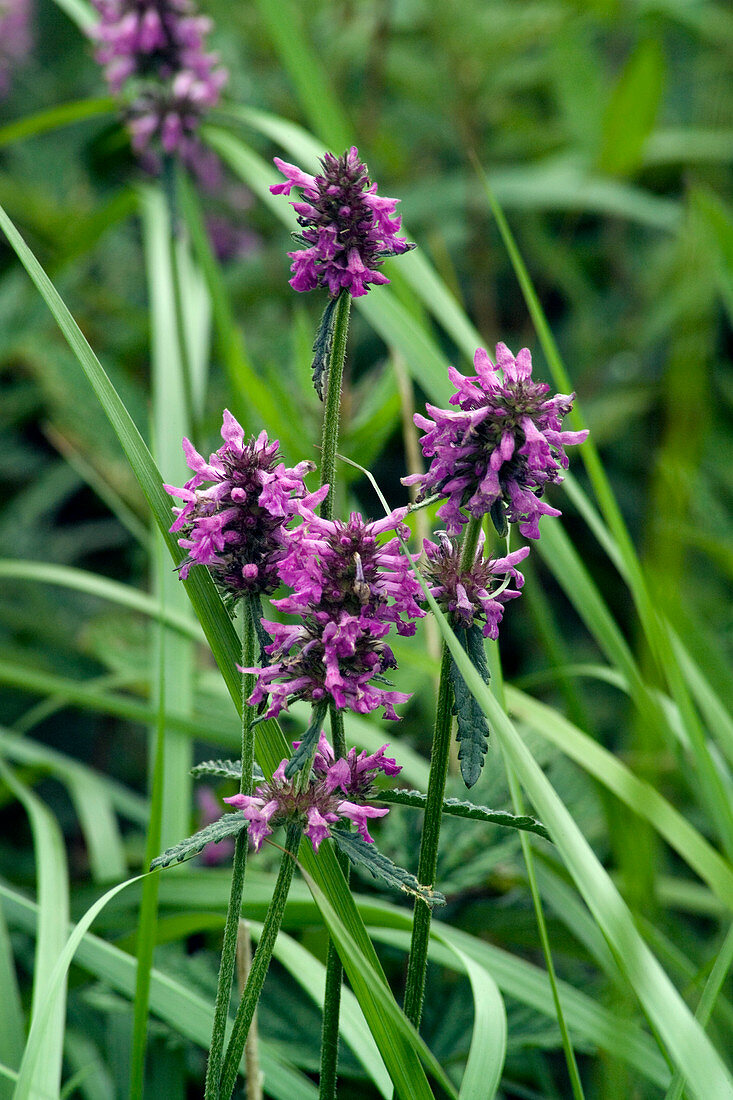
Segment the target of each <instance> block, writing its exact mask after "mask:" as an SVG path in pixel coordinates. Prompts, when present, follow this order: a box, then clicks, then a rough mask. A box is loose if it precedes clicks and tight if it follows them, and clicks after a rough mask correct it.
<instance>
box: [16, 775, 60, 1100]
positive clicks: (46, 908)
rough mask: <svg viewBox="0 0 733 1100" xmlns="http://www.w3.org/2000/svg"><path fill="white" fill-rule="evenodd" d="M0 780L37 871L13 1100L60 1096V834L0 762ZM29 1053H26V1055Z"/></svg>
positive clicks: (49, 816) (47, 813) (49, 815)
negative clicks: (32, 946)
mask: <svg viewBox="0 0 733 1100" xmlns="http://www.w3.org/2000/svg"><path fill="white" fill-rule="evenodd" d="M0 779H2V780H3V782H4V783H5V784H6V786H7V787H9V788H10V790H11V791H12V792H13V794H14V795H15V796H16V798H17V799H18V800H19V801H20V802H21V803H22V805H23V809H24V810H25V812H26V814H27V815H28V819H29V821H30V824H31V830H32V832H33V845H34V849H35V856H36V866H37V882H38V886H37V896H38V937H37V940H36V954H35V966H34V971H33V1001H32V1004H31V1029H30V1036H29V1039H28V1042H27V1044H26V1047H25V1051H24V1053H23V1059H22V1061H21V1064H20V1069H19V1072H18V1081H17V1084H16V1089H15V1094H14V1100H32V1098H34V1097H37V1096H43V1097H47V1098H48V1100H52V1098H53V1097H55V1096H56V1097H57V1096H58V1095H59V1088H60V1085H61V1062H62V1057H63V1039H64V1030H65V1021H66V980H65V972H64V975H63V978H62V979H61V980H60V981H56V971H55V964H56V960H57V958H58V956H59V952H60V951H61V950H62V948H63V945H64V940H65V937H66V932H65V929H66V922H67V920H68V913H69V884H68V872H67V867H66V852H65V850H64V841H63V837H62V835H61V830H60V829H59V827H58V824H57V822H56V819H55V817H54V816H53V814H52V813H51V811H50V810H49V809H48V808H47V807H46V806H45V805H44V804H43V803H42V802H41V801H40V799H38V798H36V796H35V795H34V794H33V793H32V792H31V791H29V790H28V789H27V787H25V785H24V784H23V783H20V782H19V781H18V780H17V779H16V778H15V776H14V775H13V773H12V771H11V770H10V769H9V768H8V767H7V766H6V765H5V764H4V763H2V761H0ZM41 1027H42V1028H43V1037H44V1046H43V1059H42V1060H41V1059H39V1058H38V1057H37V1055H36V1054H34V1053H33V1050H32V1047H31V1037H32V1036H33V1033H34V1028H35V1029H39V1028H41ZM29 1050H30V1051H31V1053H30V1054H29Z"/></svg>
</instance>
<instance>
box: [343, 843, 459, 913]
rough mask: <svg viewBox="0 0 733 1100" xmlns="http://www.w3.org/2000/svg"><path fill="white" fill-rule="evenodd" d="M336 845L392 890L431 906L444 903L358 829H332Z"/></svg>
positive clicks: (440, 895) (356, 863)
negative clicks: (365, 838) (365, 837)
mask: <svg viewBox="0 0 733 1100" xmlns="http://www.w3.org/2000/svg"><path fill="white" fill-rule="evenodd" d="M331 836H332V837H333V839H334V841H335V843H336V845H337V847H339V848H340V849H341V851H342V852H344V853H345V854H346V855H347V856H348V857H349V859H350V860H351V862H352V863H353V864H354V866H356V867H362V868H364V869H366V870H367V871H368V872H369V874H370V875H372V877H373V878H380V879H381V880H382V881H383V882H386V883H387V885H388V886H391V887H392V889H393V890H401V891H402V893H403V894H411V895H412V897H414V898H420V899H421V900H422V901H424V902H425V904H426V905H429V906H430V908H431V909H432V908H433V906H435V905H445V898H444V897H443V895H442V894H441V893H440V892H439V891H437V890H433V889H432V887H430V886H423V885H422V884H421V883H420V882H418V880H417V879H416V878H415V876H414V875H411V874H410V872H409V871H405V870H403V868H402V867H398V866H397V864H396V863H393V862H392V860H391V859H389V858H388V857H387V856H385V855H383V854H382V852H380V851H379V849H378V848H377V847H376V845H374V844H369V843H367V841H366V840H364V838H363V837H362V836H360V835H359V833H350V832H347V831H346V830H345V829H334V830H333V831H332V833H331Z"/></svg>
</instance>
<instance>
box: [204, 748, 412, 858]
mask: <svg viewBox="0 0 733 1100" xmlns="http://www.w3.org/2000/svg"><path fill="white" fill-rule="evenodd" d="M299 744H300V742H299V741H294V742H293V748H294V749H297V747H298V745H299ZM386 748H387V746H386V745H383V746H382V748H381V749H380V750H379V751H378V752H375V753H372V754H371V755H367V753H366V752H361V753H359V754H358V756H357V753H356V749H351V750H350V752H349V755H348V756H347V757H345V758H342V759H340V760H335V758H334V752H333V749H332V748H331V745H330V744H329V742H328V741H327V739H326V735H325V734H324V733H323V732H321V735H320V739H319V742H318V751H317V753H316V756H315V760H314V764H313V770H312V774H311V777H310V782H309V784H308V786H307V787H306V788H305V789H304V790H302V789H300V787H301V785H300V783H299V778H300V777H299V776H296V777H294V779H292V780H290V779H286V777H285V768H286V766H287V763H288V762H287V760H282V761H281V762H280V764H279V766H278V768H277V769H276V771H275V772H274V774H273V777H272V780H271V781H270V782H269V783H262V784H260V786H258V787H257V788H256V789H255V792H254V794H253V795H246V794H235V795H232V797H231V798H225V799H224V801H225V802H228V803H229V804H230V805H231V806H236V808H237V809H238V810H241V811H242V812H243V814H244V816H245V817H246V818H247V820H248V821H249V822H250V826H249V836H250V839H251V840H252V843H253V844H254V846H255V848H256V849H257V850H259V848H260V847H261V845H262V842H263V840H264V839H265V837H267V836H270V834H271V833H272V831H273V828H274V826H276V825H283V824H293V823H303V825H304V829H303V831H304V833H305V835H306V836H307V837H308V838H309V839H310V841H311V844H312V845H313V848H314V849H315V851H316V852H317V851H318V848H319V846H320V845H321V843H322V842H323V841H324V840H325V839H326V838H327V837H329V836H330V835H331V826H332V825H334V824H335V823H336V822H337V821H339V820H344V819H346V820H348V821H353V822H354V823H355V824H356V827H357V829H358V831H359V833H360V835H361V836H362V838H363V839H364V840H365V841H367V843H369V844H373V843H374V841H373V838H372V837H371V836H370V835H369V830H368V828H367V822H368V820H369V818H375V817H384V815H385V814H386V813H388V812H389V810H388V809H386V808H384V809H378V808H377V807H376V806H366V805H364V804H363V803H364V799H366V798H368V797H369V796H370V795H372V794H376V791H375V789H374V786H373V780H374V777H375V776H376V775H377V773H379V772H382V773H383V774H384V775H390V776H392V775H397V774H398V773H399V772H400V771H401V770H402V769H401V767H400V765H399V764H397V763H396V761H394V760H392V759H391V758H390V757H388V756H385V755H384V750H385V749H386Z"/></svg>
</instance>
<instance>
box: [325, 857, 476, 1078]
mask: <svg viewBox="0 0 733 1100" xmlns="http://www.w3.org/2000/svg"><path fill="white" fill-rule="evenodd" d="M329 850H330V849H329ZM334 858H335V857H334ZM303 875H304V878H305V880H306V882H307V883H308V886H309V888H310V891H311V893H312V894H313V898H314V900H315V902H316V905H317V906H318V908H319V910H320V912H321V916H322V917H323V919H324V921H325V923H326V926H327V928H328V931H329V935H330V936H331V939H332V940H333V942H334V944H335V946H336V949H337V951H338V953H339V957H340V958H341V962H342V963H343V967H344V970H345V971H346V975H347V977H348V979H349V982H350V983H351V987H352V989H353V990H354V992H355V993H356V995H357V998H358V1000H359V1004H360V1005H361V1008H362V1010H363V1011H364V1015H365V1016H366V1018H367V1021H368V1022H369V1028H370V1030H371V1032H372V1035H373V1036H374V1038H375V1039H376V1041H377V1045H378V1047H379V1049H380V1051H381V1052H382V1056H383V1057H384V1059H385V1062H386V1063H387V1068H388V1069H389V1072H390V1076H391V1078H392V1081H393V1083H394V1086H395V1089H396V1091H397V1095H398V1096H400V1097H401V1098H402V1100H432V1098H433V1095H434V1094H433V1092H432V1091H431V1089H430V1086H429V1085H428V1082H427V1078H426V1077H425V1074H424V1072H423V1070H422V1067H421V1066H420V1062H419V1061H418V1060H417V1059H418V1056H419V1058H420V1060H421V1061H422V1062H423V1063H424V1065H425V1066H426V1067H427V1068H428V1069H429V1071H430V1072H431V1074H432V1075H433V1076H434V1077H435V1079H436V1081H438V1082H439V1083H440V1085H441V1086H442V1087H443V1089H444V1090H445V1091H446V1093H447V1094H448V1096H449V1097H451V1098H452V1100H457V1096H456V1091H455V1089H454V1088H453V1085H452V1084H451V1082H450V1080H449V1079H448V1078H447V1077H446V1075H445V1073H444V1071H443V1069H442V1068H441V1066H440V1064H439V1063H438V1062H437V1061H436V1059H435V1057H434V1056H433V1055H432V1054H431V1052H430V1051H429V1050H428V1048H427V1046H426V1045H425V1043H424V1042H423V1040H422V1039H421V1038H420V1036H419V1035H418V1033H417V1032H416V1031H415V1028H414V1027H413V1026H412V1024H411V1023H410V1022H409V1021H408V1019H407V1018H406V1016H405V1015H404V1014H403V1013H402V1012H401V1011H400V1009H399V1007H398V1006H397V1002H396V1001H395V999H394V997H393V996H392V993H391V992H390V990H389V988H388V987H387V986H385V985H383V984H382V983H381V982H375V981H374V980H373V978H372V976H371V973H370V971H371V967H370V965H369V960H368V959H367V958H366V957H365V956H364V955H363V954H362V952H361V950H360V948H359V945H358V943H357V942H356V941H355V940H354V939H353V937H352V936H351V935H350V934H349V931H348V929H347V927H346V925H345V923H344V922H343V921H342V920H341V918H340V915H339V913H338V912H337V910H336V909H335V908H334V906H333V905H331V902H330V900H329V898H328V896H327V895H326V894H325V893H324V892H323V891H322V890H321V889H320V887H319V886H317V884H316V883H315V882H314V881H313V879H312V878H311V877H310V875H309V874H308V873H307V872H305V871H304V872H303Z"/></svg>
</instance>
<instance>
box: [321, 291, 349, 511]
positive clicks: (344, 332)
mask: <svg viewBox="0 0 733 1100" xmlns="http://www.w3.org/2000/svg"><path fill="white" fill-rule="evenodd" d="M350 311H351V295H350V294H349V292H348V291H347V290H342V291H341V294H340V295H339V299H338V301H337V302H336V316H335V319H334V323H333V346H332V348H331V362H330V365H329V369H328V381H327V384H326V401H325V406H326V407H325V409H324V411H323V435H322V437H321V485H326V484H328V485H330V487H331V488H330V490H329V493H328V496H327V497H326V499H325V500H324V501H323V504H322V505H321V516H322V517H323V518H324V519H333V511H334V485H335V481H336V451H337V449H338V441H339V423H340V419H341V383H342V381H343V377H344V362H345V360H346V341H347V339H348V335H349V313H350Z"/></svg>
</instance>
